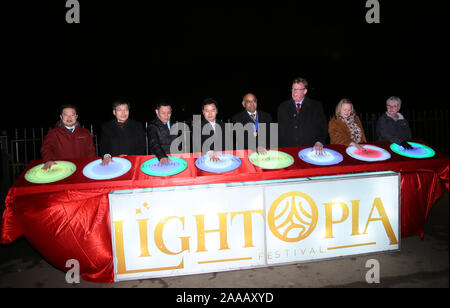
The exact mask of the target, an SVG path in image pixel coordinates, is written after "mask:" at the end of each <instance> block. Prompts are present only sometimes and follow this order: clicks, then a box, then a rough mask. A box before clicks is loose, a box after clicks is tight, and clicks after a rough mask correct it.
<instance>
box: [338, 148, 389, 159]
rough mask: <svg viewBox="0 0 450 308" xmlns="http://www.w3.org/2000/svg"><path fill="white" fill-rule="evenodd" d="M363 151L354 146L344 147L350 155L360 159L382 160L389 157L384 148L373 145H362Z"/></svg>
mask: <svg viewBox="0 0 450 308" xmlns="http://www.w3.org/2000/svg"><path fill="white" fill-rule="evenodd" d="M363 147H364V149H365V151H361V150H359V149H357V148H355V147H354V146H350V147H348V148H347V149H346V152H347V154H348V155H350V156H351V157H353V158H355V159H357V160H362V161H369V162H371V161H383V160H387V159H389V158H391V154H389V152H388V151H386V150H385V149H382V148H379V147H377V146H374V145H370V144H365V145H364V146H363Z"/></svg>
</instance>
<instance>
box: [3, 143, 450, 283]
mask: <svg viewBox="0 0 450 308" xmlns="http://www.w3.org/2000/svg"><path fill="white" fill-rule="evenodd" d="M373 144H374V145H377V146H379V147H382V148H384V149H386V150H388V151H389V152H390V153H391V155H392V157H391V158H390V159H389V160H387V161H382V162H362V161H358V160H355V159H353V158H351V157H349V156H348V155H347V154H346V153H345V148H346V147H344V146H340V145H328V146H327V148H330V149H333V150H335V151H338V152H340V153H341V154H342V155H343V156H344V160H343V161H342V162H341V163H340V164H338V165H334V166H316V165H311V164H308V163H306V162H304V161H302V160H300V159H299V158H298V156H297V153H298V152H299V150H301V149H302V148H285V149H280V150H282V151H284V152H286V153H289V154H291V155H292V156H293V157H294V158H295V162H294V164H293V165H291V166H290V167H288V168H284V169H280V170H265V169H261V168H258V167H255V166H254V165H252V164H251V163H250V162H249V161H248V159H247V155H248V153H247V151H239V152H238V153H234V154H236V155H238V156H239V157H241V160H242V164H241V166H240V167H239V168H238V169H236V170H234V171H231V172H227V173H225V174H212V173H208V172H203V171H201V170H199V169H197V168H196V167H195V164H194V163H195V159H196V157H198V155H197V156H193V155H189V156H188V157H186V156H185V155H177V156H181V157H183V158H184V159H185V160H186V161H187V162H188V168H187V169H186V170H185V171H183V172H182V173H180V174H177V175H174V176H169V177H152V176H149V175H146V174H144V173H142V172H141V171H140V166H141V164H142V163H143V162H145V161H146V160H148V159H150V158H153V157H154V156H127V159H128V160H130V161H131V163H132V169H131V170H130V171H129V172H128V173H126V174H125V175H123V176H120V177H118V178H115V179H112V180H101V181H97V180H91V179H88V178H86V177H85V176H84V175H83V173H82V170H83V167H84V166H86V165H87V164H88V163H89V162H91V161H93V160H95V158H83V159H73V160H70V161H71V162H73V163H75V164H76V166H77V170H76V171H75V173H74V174H73V175H72V176H70V177H68V178H66V179H63V180H61V181H58V182H55V183H50V184H32V183H29V182H27V181H26V180H25V178H24V174H25V173H26V171H27V170H29V169H30V168H32V167H34V166H36V165H38V164H40V163H42V162H41V161H32V162H31V163H30V165H29V166H28V168H27V170H25V171H24V173H23V174H22V175H21V176H20V177H19V178H18V179H17V181H16V182H15V183H14V185H13V187H12V188H11V189H10V191H9V193H8V196H7V198H6V202H5V205H6V210H5V211H4V213H3V217H2V221H1V226H0V242H1V243H5V244H7V243H11V242H12V241H14V240H15V239H17V238H18V237H20V236H25V238H26V239H27V240H28V241H29V242H30V243H31V244H32V246H33V247H34V248H35V249H36V250H37V251H38V252H40V253H41V254H42V256H43V257H44V258H45V259H46V260H47V261H48V262H50V263H51V264H53V265H54V266H56V267H57V268H59V269H61V270H63V271H67V270H68V268H66V267H65V266H66V261H67V260H69V259H76V260H78V261H79V263H80V273H81V276H82V278H83V279H84V280H86V281H96V282H113V277H114V267H113V257H112V245H111V229H110V228H111V227H110V220H109V219H110V218H109V203H108V194H109V192H110V191H112V190H121V189H135V188H149V187H165V186H183V185H198V184H215V183H229V182H242V181H261V180H273V179H287V178H301V177H313V176H325V175H336V174H348V173H360V172H374V171H385V170H392V171H395V172H400V173H401V236H402V237H407V236H412V235H420V236H423V230H424V225H425V220H426V217H427V215H428V213H429V211H430V208H431V206H432V205H433V204H434V203H435V202H436V200H437V199H438V198H439V197H440V196H441V194H442V193H443V192H444V190H445V189H447V190H448V187H449V160H448V156H447V155H445V154H442V153H440V152H436V156H435V157H433V158H430V159H411V158H407V157H403V156H400V155H397V154H395V153H393V152H391V151H390V149H389V144H387V143H382V142H376V143H373Z"/></svg>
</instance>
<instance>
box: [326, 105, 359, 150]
mask: <svg viewBox="0 0 450 308" xmlns="http://www.w3.org/2000/svg"><path fill="white" fill-rule="evenodd" d="M328 133H329V134H330V143H331V144H344V145H346V146H354V147H356V148H357V149H359V150H364V148H363V147H362V145H360V143H366V142H367V140H366V135H365V134H364V129H363V127H362V124H361V120H360V119H359V117H358V116H357V115H356V112H355V108H353V104H352V102H351V101H350V100H349V99H347V98H343V99H341V100H340V101H339V103H338V104H337V106H336V113H335V115H334V116H333V118H332V119H331V120H330V122H329V123H328Z"/></svg>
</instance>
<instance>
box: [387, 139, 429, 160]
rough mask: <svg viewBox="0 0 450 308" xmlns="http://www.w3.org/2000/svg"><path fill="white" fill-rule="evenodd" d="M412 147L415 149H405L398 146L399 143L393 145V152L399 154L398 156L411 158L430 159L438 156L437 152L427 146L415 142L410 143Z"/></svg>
mask: <svg viewBox="0 0 450 308" xmlns="http://www.w3.org/2000/svg"><path fill="white" fill-rule="evenodd" d="M408 143H409V145H410V146H412V147H413V148H412V149H411V150H408V149H405V148H404V147H402V146H401V145H398V144H397V143H393V144H391V150H392V151H393V152H394V153H397V154H398V155H402V156H406V157H410V158H430V157H433V156H434V155H436V152H435V151H434V150H433V149H432V148H430V147H427V146H426V145H423V144H420V143H415V142H408Z"/></svg>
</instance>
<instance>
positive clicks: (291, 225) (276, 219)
mask: <svg viewBox="0 0 450 308" xmlns="http://www.w3.org/2000/svg"><path fill="white" fill-rule="evenodd" d="M267 216H268V217H267V219H268V224H269V228H270V230H271V231H272V233H273V235H275V236H276V237H277V238H279V239H280V240H282V241H284V242H291V243H294V242H299V241H301V240H303V239H305V238H307V237H308V236H309V235H310V234H311V233H312V232H313V231H314V229H315V227H316V224H317V220H318V216H319V214H318V210H317V206H316V203H315V202H314V200H313V199H312V198H311V197H310V196H308V195H307V194H304V193H302V192H298V191H292V192H288V193H285V194H282V195H281V196H279V197H278V198H277V199H276V200H275V201H274V202H273V203H272V205H271V207H270V209H269V213H268V215H267Z"/></svg>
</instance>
